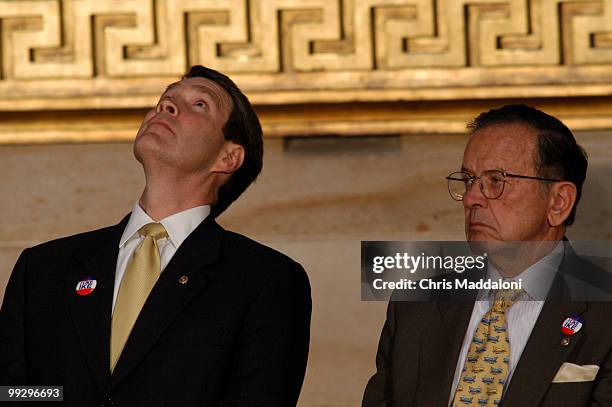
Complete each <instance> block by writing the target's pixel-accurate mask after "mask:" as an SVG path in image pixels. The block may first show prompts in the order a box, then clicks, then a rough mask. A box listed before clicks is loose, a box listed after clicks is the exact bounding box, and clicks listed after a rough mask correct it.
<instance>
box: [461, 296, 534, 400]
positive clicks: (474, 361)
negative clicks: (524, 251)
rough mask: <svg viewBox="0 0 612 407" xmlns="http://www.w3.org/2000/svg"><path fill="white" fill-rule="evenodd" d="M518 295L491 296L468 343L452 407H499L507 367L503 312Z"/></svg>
mask: <svg viewBox="0 0 612 407" xmlns="http://www.w3.org/2000/svg"><path fill="white" fill-rule="evenodd" d="M522 294H523V290H498V291H497V292H496V293H495V297H494V299H493V306H492V307H491V309H490V310H489V311H488V312H487V313H486V314H485V315H484V316H483V317H482V319H481V320H480V323H479V324H478V327H477V328H476V332H475V333H474V337H473V339H472V343H470V347H469V349H468V353H467V359H466V361H465V364H464V365H463V371H462V372H461V378H460V379H459V384H458V385H457V390H456V392H455V397H454V399H453V406H454V407H463V406H497V405H499V402H500V400H501V397H502V392H503V390H504V385H505V384H506V380H507V378H508V370H509V366H510V342H509V341H508V332H507V325H506V310H507V309H508V308H510V306H511V305H512V304H514V303H515V302H516V300H517V299H518V298H519V297H520V296H521V295H522Z"/></svg>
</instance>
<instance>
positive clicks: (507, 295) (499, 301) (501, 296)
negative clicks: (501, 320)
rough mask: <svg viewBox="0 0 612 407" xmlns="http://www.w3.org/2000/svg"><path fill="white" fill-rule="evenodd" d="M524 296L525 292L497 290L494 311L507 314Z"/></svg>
mask: <svg viewBox="0 0 612 407" xmlns="http://www.w3.org/2000/svg"><path fill="white" fill-rule="evenodd" d="M521 295H523V290H497V291H496V292H495V297H494V298H493V310H494V311H496V312H505V311H506V310H507V309H508V308H510V307H511V306H512V304H514V303H515V302H516V301H517V300H518V299H519V298H520V297H521Z"/></svg>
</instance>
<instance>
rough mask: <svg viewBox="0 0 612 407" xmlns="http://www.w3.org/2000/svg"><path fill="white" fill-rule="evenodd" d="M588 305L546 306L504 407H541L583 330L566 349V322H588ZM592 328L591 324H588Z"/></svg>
mask: <svg viewBox="0 0 612 407" xmlns="http://www.w3.org/2000/svg"><path fill="white" fill-rule="evenodd" d="M586 310H587V304H586V303H585V302H573V303H571V302H561V303H559V302H549V301H546V302H545V303H544V307H543V308H542V311H541V312H540V316H539V317H538V320H537V322H536V324H535V326H534V327H533V331H532V332H531V335H530V336H529V340H528V341H527V344H526V345H525V349H524V351H523V354H522V355H521V358H520V360H519V363H518V365H517V366H516V369H515V372H514V374H513V375H512V379H511V380H510V384H509V385H508V389H507V391H506V394H505V396H504V398H503V400H502V405H506V406H523V407H530V406H538V405H539V404H540V401H541V400H542V398H543V397H544V394H545V393H546V390H547V389H548V386H550V383H551V382H552V379H553V378H554V377H555V374H556V373H557V371H558V370H559V368H560V367H561V365H562V364H563V362H565V360H566V359H567V356H568V355H569V354H570V352H571V351H572V349H573V348H574V346H575V345H576V343H578V342H579V341H580V337H581V335H582V334H583V333H584V332H583V331H582V330H581V331H579V332H578V333H576V334H574V335H572V336H571V337H569V340H570V341H569V344H568V345H565V346H564V345H562V344H561V341H562V340H563V338H564V337H565V335H564V334H563V333H562V332H561V324H562V323H563V321H564V320H565V319H566V318H567V317H569V316H573V315H581V316H582V317H583V318H584V319H585V322H587V321H588V314H587V311H586ZM587 325H588V322H587Z"/></svg>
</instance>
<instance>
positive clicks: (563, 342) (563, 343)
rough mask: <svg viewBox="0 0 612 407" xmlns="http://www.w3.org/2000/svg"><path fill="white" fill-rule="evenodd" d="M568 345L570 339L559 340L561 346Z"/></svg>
mask: <svg viewBox="0 0 612 407" xmlns="http://www.w3.org/2000/svg"><path fill="white" fill-rule="evenodd" d="M569 344H570V338H567V337H565V338H563V339H561V346H567V345H569Z"/></svg>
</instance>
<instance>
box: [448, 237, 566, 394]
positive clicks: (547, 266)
mask: <svg viewBox="0 0 612 407" xmlns="http://www.w3.org/2000/svg"><path fill="white" fill-rule="evenodd" d="M563 254H564V245H563V242H559V244H557V246H555V248H554V249H553V250H552V251H551V252H550V253H549V254H548V255H546V256H545V257H543V258H542V259H540V260H539V261H538V262H536V263H534V264H532V265H531V266H530V267H529V268H528V269H526V270H525V271H523V272H522V273H520V274H519V275H517V276H516V277H514V278H512V279H507V278H503V277H502V276H501V275H500V273H499V271H497V270H496V269H495V267H494V266H493V265H492V264H491V263H489V265H488V277H489V278H491V280H493V281H497V279H499V278H502V279H503V280H505V281H515V280H518V279H522V287H523V290H524V291H525V294H524V295H523V297H522V298H521V300H519V301H517V302H516V303H515V304H513V305H512V306H511V307H510V308H509V309H508V310H507V311H506V324H507V329H508V331H507V332H508V340H509V341H510V364H509V368H508V369H509V370H508V378H507V380H506V384H505V385H504V390H505V389H507V388H508V383H510V379H512V374H513V373H514V368H515V367H516V365H517V364H518V361H519V359H520V358H521V354H522V353H523V350H524V349H525V345H526V344H527V340H528V339H529V335H531V331H532V330H533V327H534V325H535V323H536V320H537V319H538V316H539V315H540V311H542V307H543V306H544V301H542V299H543V298H546V293H548V290H549V289H550V286H551V285H552V283H553V280H554V277H555V275H556V273H557V271H558V269H559V265H560V264H561V260H562V259H563ZM490 294H492V293H489V292H487V291H480V292H479V293H478V298H484V299H485V300H478V301H475V302H474V308H473V309H472V316H471V318H470V323H469V324H468V328H467V330H466V332H465V337H464V338H463V345H462V346H461V352H460V353H459V359H458V360H457V367H456V368H455V377H454V379H453V386H452V387H451V389H452V391H451V393H450V399H449V403H448V404H449V406H450V405H451V404H452V402H453V398H454V397H455V391H456V389H457V385H458V384H459V379H460V378H461V372H462V370H463V365H464V363H465V360H466V357H467V353H468V350H469V348H470V344H471V343H472V339H473V338H474V333H475V332H476V328H477V327H478V324H479V323H480V320H481V319H482V317H483V316H484V314H486V313H487V312H488V311H489V309H491V306H492V298H491V295H490ZM559 329H561V326H559Z"/></svg>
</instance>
